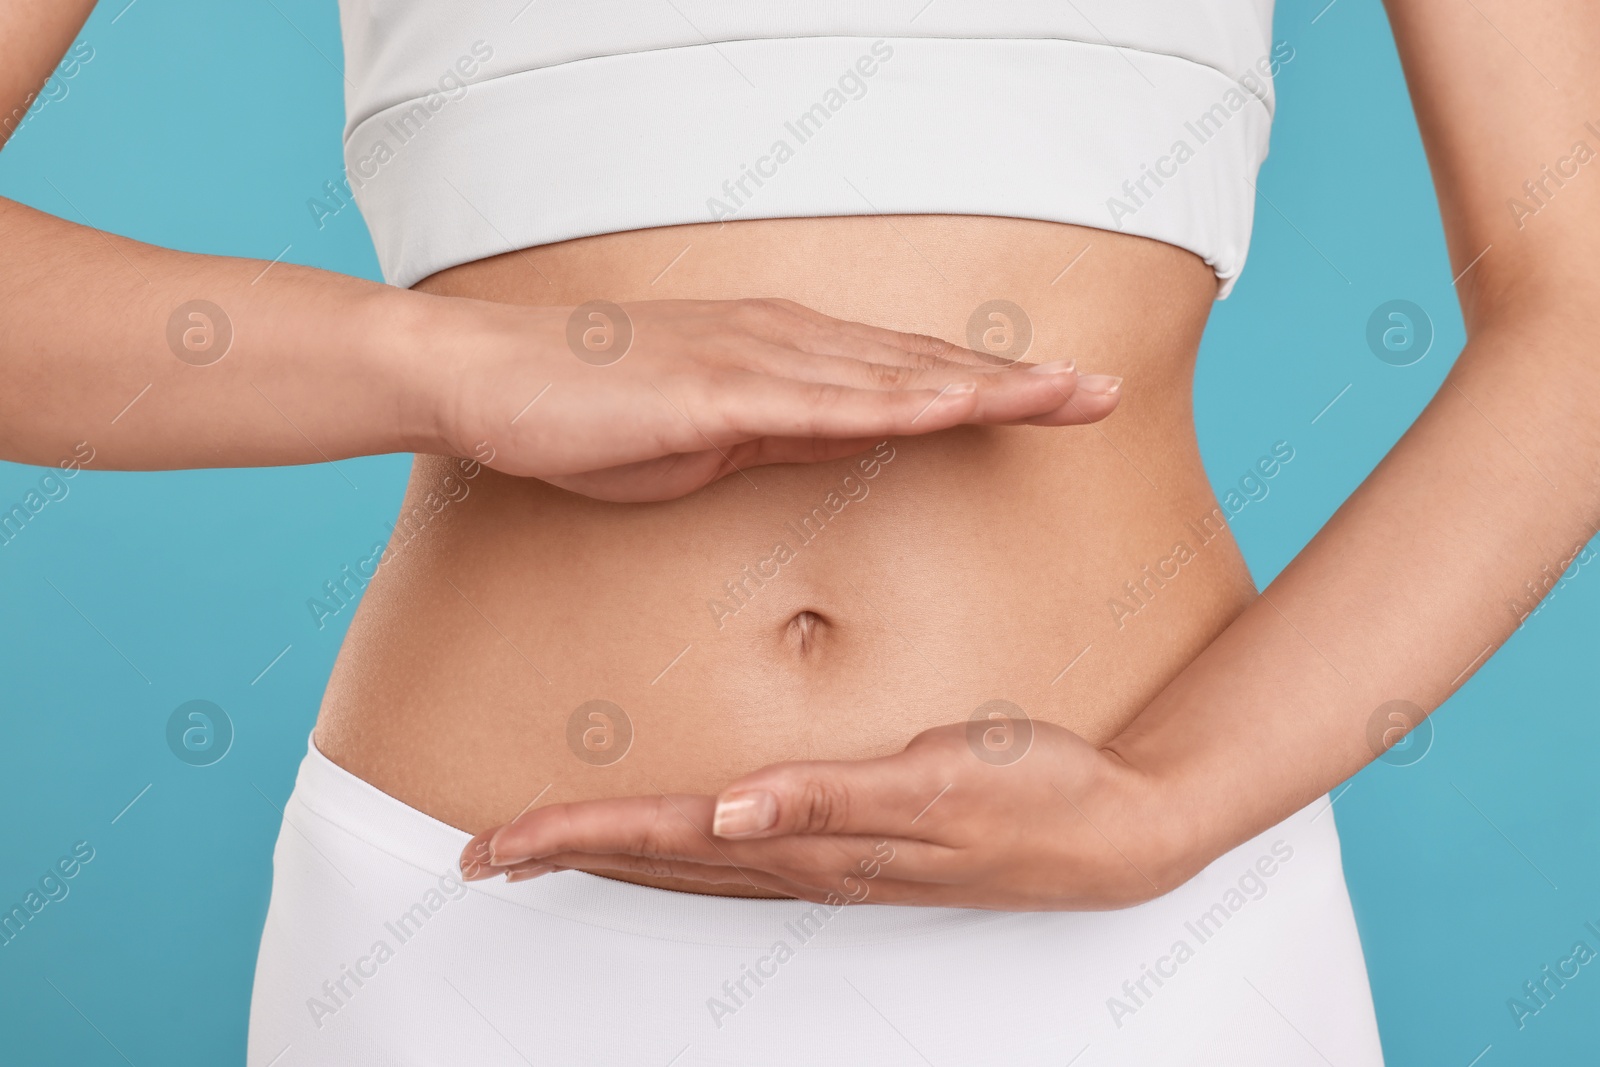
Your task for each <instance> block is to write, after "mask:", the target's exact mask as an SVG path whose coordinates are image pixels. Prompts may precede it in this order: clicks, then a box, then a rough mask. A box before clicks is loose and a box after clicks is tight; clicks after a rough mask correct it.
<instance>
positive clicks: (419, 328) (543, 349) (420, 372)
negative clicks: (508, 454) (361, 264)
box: [383, 290, 565, 462]
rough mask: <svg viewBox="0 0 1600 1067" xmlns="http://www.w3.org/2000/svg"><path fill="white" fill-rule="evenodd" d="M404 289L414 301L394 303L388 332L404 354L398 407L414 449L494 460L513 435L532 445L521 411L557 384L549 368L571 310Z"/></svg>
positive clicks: (386, 327) (400, 361)
mask: <svg viewBox="0 0 1600 1067" xmlns="http://www.w3.org/2000/svg"><path fill="white" fill-rule="evenodd" d="M396 295H399V296H403V297H407V298H411V299H407V300H405V301H404V302H403V304H402V303H398V302H397V303H396V304H395V305H394V306H392V307H391V308H390V309H389V314H388V316H387V322H386V323H385V325H384V327H383V331H384V332H385V334H386V335H387V336H388V337H389V338H391V341H390V343H392V344H394V345H396V346H397V351H398V352H400V353H402V354H401V355H400V356H399V357H398V364H399V370H398V375H399V379H398V380H399V382H400V384H401V390H400V395H399V399H398V401H397V411H398V412H399V418H400V420H401V423H402V426H403V430H402V432H403V433H404V434H406V435H407V437H408V439H409V440H410V441H411V442H412V444H411V445H410V446H409V450H410V451H413V452H421V453H428V454H433V455H446V456H463V457H467V456H470V457H475V458H478V459H480V460H484V461H485V462H487V457H488V456H491V455H494V454H496V453H498V452H501V451H503V450H505V449H506V447H507V446H508V444H509V438H510V437H511V436H512V435H513V434H515V436H517V438H518V440H519V448H518V451H522V450H525V449H526V447H527V440H528V436H529V435H528V434H526V433H518V432H517V431H518V430H521V429H524V428H525V427H518V426H517V425H516V419H517V416H518V415H519V414H520V412H519V410H518V409H519V407H522V406H524V405H526V403H527V402H528V401H529V400H531V399H532V398H533V397H535V396H536V395H537V394H538V393H539V392H540V391H541V390H542V389H543V388H544V386H545V385H547V384H549V382H550V376H549V375H548V374H546V373H544V372H543V371H544V370H545V369H548V368H549V365H550V364H551V363H552V356H551V352H552V348H553V346H556V345H560V344H561V343H562V340H561V339H562V337H563V334H562V330H563V329H564V322H565V314H564V313H563V312H561V311H560V310H559V309H556V308H545V307H525V306H522V305H514V304H500V303H495V302H493V301H486V300H475V299H470V298H466V297H451V296H435V295H433V294H430V293H418V292H414V291H409V290H397V291H396ZM524 394H526V396H525V397H524ZM524 458H526V457H524Z"/></svg>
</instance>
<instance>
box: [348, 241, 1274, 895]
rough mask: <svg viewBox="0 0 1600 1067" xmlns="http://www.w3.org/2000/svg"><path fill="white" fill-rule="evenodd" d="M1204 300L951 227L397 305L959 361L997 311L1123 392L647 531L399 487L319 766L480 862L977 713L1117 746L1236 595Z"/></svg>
mask: <svg viewBox="0 0 1600 1067" xmlns="http://www.w3.org/2000/svg"><path fill="white" fill-rule="evenodd" d="M1215 286H1216V280H1215V277H1214V276H1213V274H1212V273H1211V271H1210V270H1209V269H1208V268H1207V267H1206V266H1205V264H1204V263H1203V262H1201V260H1200V259H1198V258H1197V257H1196V256H1194V255H1193V254H1191V253H1189V252H1186V251H1183V250H1181V249H1178V248H1176V247H1174V246H1171V245H1166V244H1162V243H1159V242H1155V241H1150V240H1146V239H1143V238H1138V237H1130V236H1125V235H1121V234H1116V233H1111V232H1107V231H1102V230H1094V229H1084V228H1078V227H1073V226H1066V225H1061V224H1057V223H1047V222H1037V221H1028V220H1019V219H1003V218H978V217H969V216H895V217H856V218H808V219H780V220H752V221H745V222H736V223H727V224H724V225H721V226H716V225H705V226H681V227H665V228H661V229H653V230H639V231H631V232H627V233H619V234H609V235H604V236H599V237H591V238H584V239H581V240H575V241H568V242H563V243H561V244H555V245H547V246H542V247H539V248H533V249H528V250H524V251H520V252H515V253H508V254H506V255H503V256H498V257H495V258H493V259H488V260H482V261H479V262H476V263H471V264H467V265H464V266H460V267H456V268H452V269H450V270H447V271H444V272H442V273H440V274H436V275H434V276H433V277H432V278H429V279H427V280H426V281H424V282H422V283H421V284H420V285H419V286H418V288H420V289H424V290H427V291H430V292H434V293H441V294H449V295H459V296H469V297H475V298H479V299H490V300H499V301H506V302H512V303H523V304H543V305H552V306H567V305H576V304H580V303H583V302H585V301H588V300H593V299H598V298H604V299H607V300H612V301H616V302H618V303H624V302H627V301H631V300H641V299H653V298H666V297H691V298H731V297H752V296H769V297H786V298H789V299H792V300H796V301H800V302H802V303H804V304H807V305H810V306H811V307H814V308H816V309H818V310H820V311H823V312H826V313H827V314H830V315H835V316H838V317H841V318H846V319H855V320H859V321H863V322H870V323H874V324H877V325H881V326H887V327H892V328H894V329H899V330H907V331H914V332H918V333H928V334H934V335H937V336H940V337H943V338H946V339H948V340H951V341H956V342H958V343H963V344H964V343H966V342H965V339H966V338H967V336H968V322H969V319H970V318H971V317H972V315H973V312H974V311H975V310H976V309H977V308H978V307H979V306H980V305H983V304H985V303H986V302H988V301H991V300H996V299H1003V300H1008V301H1011V302H1012V303H1014V304H1016V305H1017V306H1019V307H1021V308H1022V309H1024V310H1025V312H1026V314H1027V316H1028V317H1029V319H1030V320H1031V325H1032V331H1033V341H1032V344H1031V347H1030V349H1029V351H1028V353H1027V356H1026V358H1027V359H1028V360H1029V361H1046V360H1056V359H1068V358H1075V359H1076V360H1077V361H1078V367H1079V370H1080V372H1084V373H1089V372H1099V373H1108V374H1117V375H1121V376H1122V377H1123V378H1124V382H1125V384H1124V385H1123V387H1122V389H1123V398H1122V402H1121V405H1120V406H1119V408H1118V409H1117V410H1116V411H1115V412H1114V413H1113V414H1112V415H1111V417H1110V418H1108V419H1107V420H1105V421H1104V422H1103V423H1101V424H1098V425H1094V426H1086V427H1057V428H1044V427H1027V426H1016V427H992V428H991V427H984V428H972V427H968V428H960V429H955V430H949V431H945V432H941V433H936V434H931V435H928V436H924V437H914V438H896V439H894V440H892V441H888V442H887V443H886V444H884V445H881V446H879V448H878V449H877V450H876V452H873V453H867V454H866V455H865V456H863V457H859V458H857V459H847V460H839V461H836V462H830V463H821V464H816V465H781V466H768V467H760V468H755V469H752V470H747V471H744V472H743V473H742V474H734V475H732V476H730V477H728V478H725V479H723V480H721V481H719V482H717V483H715V484H713V485H711V486H708V487H706V488H705V489H703V490H701V491H699V492H697V493H694V494H691V495H690V496H687V497H684V498H682V499H679V500H674V501H669V502H665V503H651V504H613V503H602V502H599V501H595V500H591V499H589V498H586V497H582V496H578V495H575V494H572V493H568V492H565V491H563V490H560V489H556V488H554V487H552V486H550V485H548V484H546V483H543V482H540V481H537V480H532V479H519V478H512V477H508V476H504V475H501V474H499V473H497V472H494V471H492V470H488V469H486V468H480V469H477V471H476V473H475V474H474V475H473V476H472V477H470V478H467V477H464V475H463V471H462V468H461V466H460V465H458V464H457V463H456V461H453V460H450V459H446V458H442V457H431V456H419V457H417V459H416V463H415V466H414V467H413V470H412V476H411V483H410V486H409V488H408V491H407V495H406V500H405V503H404V504H403V505H402V523H401V526H400V528H399V529H398V530H397V533H396V535H395V537H394V538H393V539H392V540H391V542H390V545H389V549H390V552H389V558H388V560H387V562H385V563H384V564H383V565H382V566H381V567H380V568H379V570H378V573H377V575H376V576H375V577H374V579H373V580H372V582H371V584H370V585H369V586H368V588H367V590H366V592H365V594H364V597H363V599H362V602H361V605H360V608H359V610H358V611H357V613H356V615H355V617H354V619H353V621H352V623H351V626H350V630H349V634H348V636H347V637H346V639H345V642H344V645H343V648H342V649H341V651H340V654H339V658H338V662H337V664H336V666H335V668H334V671H333V675H332V678H331V680H330V682H329V685H328V689H327V693H326V696H325V697H324V700H323V705H322V712H321V717H320V719H319V722H318V724H317V732H316V739H317V745H318V747H319V748H320V749H321V750H322V751H323V752H324V753H325V754H326V755H327V756H328V757H329V758H330V759H332V760H333V761H334V762H336V763H338V764H339V765H341V766H343V767H344V768H346V769H347V770H349V771H351V772H352V773H354V774H356V775H357V776H359V777H361V778H362V779H364V780H366V781H368V782H370V783H372V784H373V785H375V786H376V787H378V788H379V789H381V790H383V791H384V792H385V793H388V794H390V795H392V796H394V797H396V798H398V799H399V800H401V801H403V802H405V803H406V804H409V805H411V806H412V807H415V808H418V809H420V810H421V811H424V812H426V813H428V814H429V815H432V816H434V817H435V818H437V819H439V820H441V821H443V822H445V823H448V824H450V825H452V826H455V827H458V828H460V829H462V830H465V831H468V832H470V833H478V832H481V831H483V830H486V829H488V828H490V827H492V826H494V825H497V824H499V823H501V822H504V821H506V820H508V819H510V818H512V817H514V816H515V815H517V814H518V813H519V812H520V811H522V810H523V809H524V808H526V807H528V806H529V804H530V802H533V801H535V798H537V803H538V804H539V805H544V804H551V803H560V802H565V801H574V800H582V799H588V798H595V797H608V796H622V795H633V794H641V795H654V794H656V793H657V792H658V791H659V792H666V793H703V794H714V793H716V792H717V791H718V790H719V789H720V788H721V787H722V786H723V785H724V784H726V783H727V782H728V781H730V780H731V779H733V778H735V777H737V776H739V775H741V774H744V773H746V772H748V771H751V770H754V769H756V768H758V767H761V766H763V765H765V764H768V763H772V762H776V761H780V760H788V759H855V758H863V757H870V756H877V755H883V754H887V753H890V752H894V751H898V750H899V749H900V748H901V747H903V746H904V744H905V743H906V742H907V741H908V740H909V739H910V738H911V737H912V736H913V735H915V734H916V733H918V732H919V731H921V730H923V729H925V728H927V727H930V726H935V725H939V724H942V723H948V722H955V721H961V720H964V719H966V718H968V717H969V716H970V715H971V714H972V713H973V712H974V711H975V710H976V709H977V708H978V707H979V706H980V705H983V704H985V703H986V702H988V701H991V700H996V699H1003V700H1008V701H1011V702H1012V703H1014V704H1016V705H1018V706H1019V707H1021V708H1022V709H1023V710H1024V711H1025V712H1026V713H1027V714H1028V715H1030V716H1032V717H1034V718H1038V719H1046V720H1049V721H1051V722H1055V723H1058V724H1060V725H1062V726H1065V727H1068V728H1070V729H1072V730H1075V731H1077V732H1078V733H1079V734H1081V735H1083V736H1084V737H1085V738H1087V739H1088V740H1090V741H1091V742H1101V741H1104V740H1107V739H1109V738H1110V737H1111V736H1112V735H1114V734H1115V733H1116V732H1117V731H1118V730H1119V729H1120V728H1121V727H1122V726H1123V724H1125V723H1126V722H1127V721H1128V720H1129V719H1131V718H1132V717H1133V716H1134V715H1136V714H1137V713H1138V711H1139V710H1140V708H1141V707H1143V706H1144V704H1145V703H1146V702H1148V701H1149V700H1150V698H1151V697H1153V696H1154V695H1155V694H1156V693H1157V692H1159V691H1160V690H1161V688H1162V687H1163V686H1165V685H1166V683H1167V682H1168V681H1169V680H1170V679H1171V678H1172V677H1173V676H1174V675H1175V674H1176V673H1177V672H1178V671H1180V670H1181V669H1182V668H1183V667H1184V666H1185V665H1186V664H1187V663H1188V662H1189V661H1190V660H1192V659H1193V658H1194V657H1195V656H1196V655H1197V654H1198V653H1199V652H1200V650H1201V649H1203V648H1204V647H1205V646H1206V644H1207V643H1208V642H1209V641H1211V640H1212V638H1213V637H1214V636H1215V635H1216V634H1217V633H1219V632H1220V631H1221V629H1222V628H1223V627H1225V626H1226V625H1227V624H1228V623H1229V622H1230V621H1231V620H1232V619H1233V618H1234V617H1235V616H1236V615H1237V614H1238V613H1239V612H1240V611H1241V610H1242V609H1243V608H1244V606H1245V605H1246V603H1248V601H1249V600H1250V598H1251V597H1252V596H1253V595H1254V592H1255V588H1254V586H1253V584H1252V582H1251V579H1250V576H1249V573H1248V571H1247V570H1246V569H1245V566H1244V563H1243V561H1242V559H1241V557H1240V555H1239V553H1238V551H1237V548H1236V547H1235V545H1234V542H1233V540H1232V538H1231V536H1230V535H1229V534H1228V532H1227V531H1226V529H1225V527H1223V526H1222V524H1221V523H1220V521H1219V519H1220V514H1221V513H1220V512H1219V511H1217V504H1216V500H1215V498H1214V496H1213V494H1212V491H1211V488H1210V484H1209V482H1208V480H1207V478H1206V475H1205V471H1204V469H1203V467H1202V466H1201V463H1200V457H1199V452H1198V449H1197V447H1196V442H1195V437H1194V420H1193V416H1192V411H1191V384H1192V377H1193V369H1194V359H1195V353H1196V350H1197V348H1198V345H1199V340H1200V335H1201V332H1202V330H1203V329H1204V326H1205V321H1206V316H1207V313H1208V312H1209V310H1210V307H1211V302H1212V298H1213V295H1214V293H1215ZM863 461H866V462H865V463H864V464H863ZM470 469H471V468H469V470H470ZM447 478H451V479H452V482H451V483H450V486H449V488H448V489H447V488H446V479H447ZM463 487H464V488H463ZM430 494H432V504H431V505H430V504H429V502H428V500H429V496H430ZM441 501H442V502H443V503H442V504H441ZM407 515H412V516H416V517H417V518H416V519H415V520H413V521H412V522H410V523H407V522H406V520H405V516H407ZM408 527H409V528H410V529H411V530H412V531H413V532H412V533H411V534H409V536H408V535H407V534H406V533H404V532H403V531H405V530H406V529H407V528H408ZM779 545H783V546H785V547H786V549H787V551H782V550H779V548H778V546H779ZM1180 546H1182V548H1183V549H1184V551H1179V547H1180ZM592 701H605V702H609V703H608V704H591V703H590V702H592ZM611 705H614V706H615V708H617V709H620V714H619V713H618V712H617V711H613V710H611V707H610V706H611ZM580 708H583V711H582V712H581V713H579V709H580ZM575 713H579V714H578V718H579V720H580V722H579V723H578V724H577V725H576V726H574V725H573V724H572V720H573V719H574V715H575ZM592 713H598V714H599V715H600V716H601V717H599V718H597V717H595V715H594V714H592ZM629 734H631V739H628V735H629ZM625 741H626V748H625V752H624V748H623V745H624V742H625ZM619 754H620V758H619ZM631 880H635V881H639V882H643V883H646V884H651V885H657V886H662V887H667V888H678V889H689V890H693V891H702V892H720V893H727V894H730V895H754V891H752V890H746V891H743V892H740V891H738V890H736V889H733V888H731V887H709V886H703V885H700V884H698V883H685V882H680V881H674V880H671V879H663V878H652V877H646V876H638V877H636V878H632V879H631Z"/></svg>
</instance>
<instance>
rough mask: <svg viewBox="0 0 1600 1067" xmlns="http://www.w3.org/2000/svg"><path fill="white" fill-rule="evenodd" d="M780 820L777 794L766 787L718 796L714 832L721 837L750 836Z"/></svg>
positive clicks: (712, 827) (713, 820)
mask: <svg viewBox="0 0 1600 1067" xmlns="http://www.w3.org/2000/svg"><path fill="white" fill-rule="evenodd" d="M777 821H778V798H777V797H775V796H773V795H772V794H771V793H768V792H766V791H765V790H757V791H755V792H753V793H734V794H733V795H732V796H726V797H719V798H717V810H716V812H715V814H713V815H712V816H711V832H712V833H714V834H716V835H717V836H718V837H749V836H751V835H752V834H759V833H760V832H761V831H763V830H767V829H770V828H771V827H772V825H773V824H774V823H776V822H777Z"/></svg>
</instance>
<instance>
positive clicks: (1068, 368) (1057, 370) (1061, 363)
mask: <svg viewBox="0 0 1600 1067" xmlns="http://www.w3.org/2000/svg"><path fill="white" fill-rule="evenodd" d="M1077 365H1078V361H1077V360H1075V359H1058V360H1056V361H1055V362H1054V363H1035V364H1034V365H1033V366H1031V367H1029V368H1028V373H1029V374H1071V373H1072V370H1073V368H1075V367H1076V366H1077Z"/></svg>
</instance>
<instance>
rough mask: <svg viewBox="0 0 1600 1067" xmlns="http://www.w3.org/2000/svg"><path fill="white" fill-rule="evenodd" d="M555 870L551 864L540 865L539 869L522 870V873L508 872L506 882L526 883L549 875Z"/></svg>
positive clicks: (527, 868)
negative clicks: (531, 879)
mask: <svg viewBox="0 0 1600 1067" xmlns="http://www.w3.org/2000/svg"><path fill="white" fill-rule="evenodd" d="M553 870H555V868H554V867H552V866H551V865H550V864H548V863H543V864H540V865H539V866H537V867H526V868H524V869H523V870H520V871H508V872H507V873H506V881H507V882H526V881H527V880H528V879H530V878H537V877H539V876H540V875H541V874H549V873H550V872H551V871H553Z"/></svg>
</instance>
